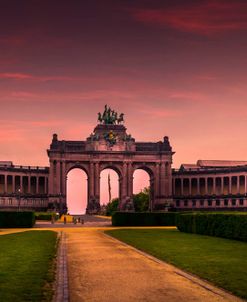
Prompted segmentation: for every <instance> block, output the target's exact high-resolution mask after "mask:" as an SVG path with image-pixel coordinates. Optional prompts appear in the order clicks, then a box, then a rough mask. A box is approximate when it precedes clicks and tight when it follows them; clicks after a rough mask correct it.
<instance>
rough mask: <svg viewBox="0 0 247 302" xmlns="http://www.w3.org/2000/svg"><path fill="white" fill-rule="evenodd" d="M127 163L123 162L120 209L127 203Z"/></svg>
mask: <svg viewBox="0 0 247 302" xmlns="http://www.w3.org/2000/svg"><path fill="white" fill-rule="evenodd" d="M127 174H128V173H127V163H126V162H123V174H122V178H121V181H120V182H121V196H119V198H120V205H119V208H120V210H122V209H124V206H125V203H126V197H127V176H128V175H127Z"/></svg>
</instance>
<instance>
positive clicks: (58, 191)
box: [54, 161, 62, 194]
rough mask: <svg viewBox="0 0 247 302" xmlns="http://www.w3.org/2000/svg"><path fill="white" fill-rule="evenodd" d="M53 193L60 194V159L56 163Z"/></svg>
mask: <svg viewBox="0 0 247 302" xmlns="http://www.w3.org/2000/svg"><path fill="white" fill-rule="evenodd" d="M54 193H55V194H60V193H62V188H61V163H60V161H57V164H56V188H55V192H54Z"/></svg>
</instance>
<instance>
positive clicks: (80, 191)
mask: <svg viewBox="0 0 247 302" xmlns="http://www.w3.org/2000/svg"><path fill="white" fill-rule="evenodd" d="M66 179H67V181H66V191H67V194H66V195H67V200H66V204H67V208H68V213H70V214H77V215H78V214H85V212H86V209H87V205H88V176H87V173H86V172H85V171H84V170H83V169H81V168H78V167H74V168H71V169H70V170H69V172H68V173H67V178H66Z"/></svg>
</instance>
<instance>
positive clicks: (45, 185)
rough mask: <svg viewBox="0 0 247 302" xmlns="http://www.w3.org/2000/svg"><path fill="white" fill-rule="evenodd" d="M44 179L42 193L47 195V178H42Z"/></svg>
mask: <svg viewBox="0 0 247 302" xmlns="http://www.w3.org/2000/svg"><path fill="white" fill-rule="evenodd" d="M44 178H45V180H44V182H45V183H44V193H45V194H47V177H45V176H44Z"/></svg>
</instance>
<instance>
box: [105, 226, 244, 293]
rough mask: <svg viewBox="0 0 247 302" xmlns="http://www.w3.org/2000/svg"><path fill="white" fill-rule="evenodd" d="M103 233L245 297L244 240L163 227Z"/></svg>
mask: <svg viewBox="0 0 247 302" xmlns="http://www.w3.org/2000/svg"><path fill="white" fill-rule="evenodd" d="M106 233H107V234H109V235H111V236H113V237H115V238H117V239H119V240H121V241H124V242H126V243H128V244H130V245H132V246H134V247H136V248H138V249H140V250H142V251H145V252H147V253H149V254H151V255H153V256H155V257H157V258H159V259H161V260H164V261H166V262H168V263H171V264H173V265H175V266H177V267H179V268H181V269H183V270H185V271H187V272H190V273H192V274H195V275H198V276H199V277H201V278H203V279H205V280H208V281H210V282H212V283H214V284H215V285H217V286H219V287H222V288H224V289H226V290H228V291H230V292H232V293H233V294H235V295H237V296H240V297H242V298H245V299H246V298H247V273H246V272H247V257H246V255H247V243H245V242H240V241H235V240H229V239H223V238H216V237H209V236H202V235H195V234H188V233H182V232H179V231H177V230H165V229H163V230H161V229H136V230H135V229H122V230H120V229H119V230H110V231H106Z"/></svg>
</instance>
